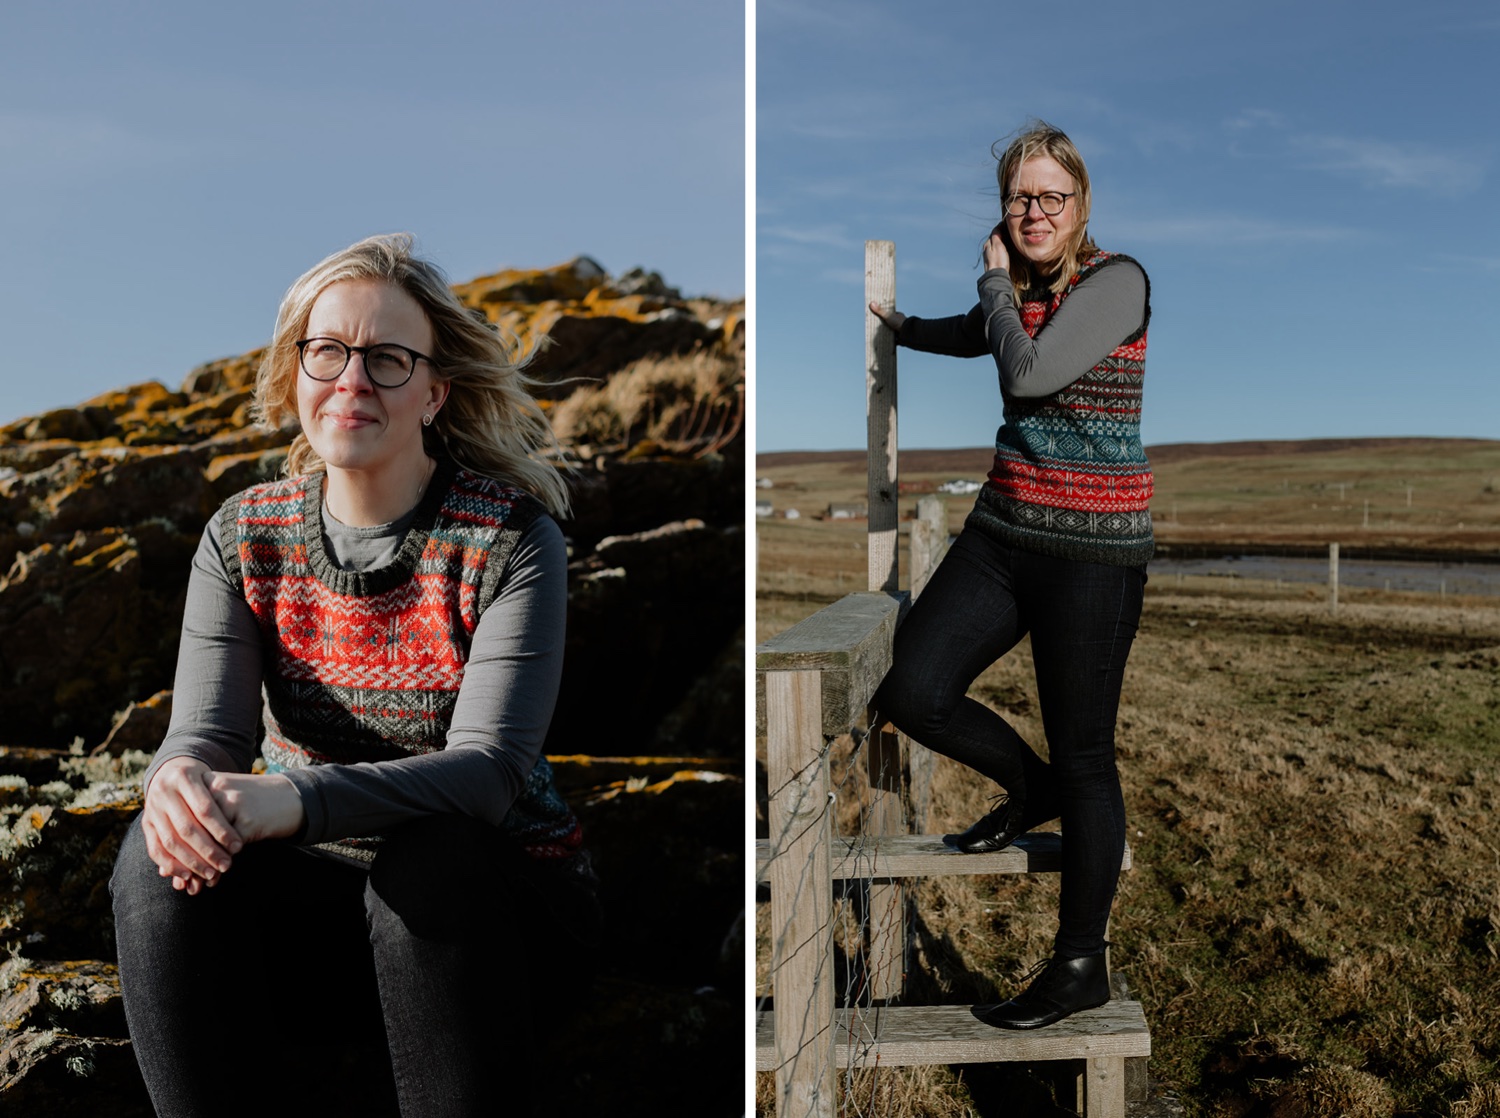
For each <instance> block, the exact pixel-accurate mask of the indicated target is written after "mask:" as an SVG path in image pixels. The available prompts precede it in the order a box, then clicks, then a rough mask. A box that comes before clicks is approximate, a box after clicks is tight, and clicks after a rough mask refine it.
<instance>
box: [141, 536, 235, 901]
mask: <svg viewBox="0 0 1500 1118" xmlns="http://www.w3.org/2000/svg"><path fill="white" fill-rule="evenodd" d="M260 683H261V644H260V630H259V627H258V626H257V625H256V623H255V617H254V615H253V614H252V613H251V612H250V607H249V606H248V605H247V604H246V603H245V599H244V597H243V595H241V594H240V592H239V591H238V590H237V589H236V588H235V586H234V585H233V583H231V582H230V580H229V575H228V574H227V573H226V571H225V570H224V560H223V557H222V556H221V554H220V552H219V535H218V517H217V516H215V517H214V518H213V519H212V520H210V521H209V524H208V527H207V528H205V529H204V532H203V537H202V539H201V540H200V541H199V544H198V550H197V552H196V553H195V554H194V556H193V567H192V572H191V574H190V576H189V579H188V593H187V606H186V608H185V610H184V611H183V620H182V643H181V646H180V647H179V649H178V653H177V677H176V682H175V683H174V685H173V692H172V720H171V723H170V725H169V727H168V729H167V736H166V738H165V739H164V740H163V741H162V744H161V748H160V749H158V750H157V752H156V757H155V759H154V760H153V761H152V763H151V767H150V768H149V769H148V770H147V771H146V777H145V788H146V806H145V810H144V811H143V812H142V819H141V825H142V827H143V829H144V831H145V838H146V848H147V850H148V852H149V853H150V854H151V859H152V861H154V862H155V863H156V864H157V866H158V867H159V868H160V869H161V871H162V875H163V876H166V877H172V878H173V879H174V880H173V884H174V885H175V886H176V887H177V888H179V889H185V890H187V891H188V892H189V893H196V892H197V891H198V890H199V888H201V887H202V885H203V884H210V885H211V884H213V883H214V882H216V881H217V880H218V876H219V875H220V874H222V873H224V871H225V870H227V869H228V868H229V864H230V859H231V857H232V855H234V854H236V853H238V852H239V850H240V848H241V846H242V845H243V843H242V840H241V836H240V835H239V834H238V833H237V832H236V831H235V829H234V827H232V826H231V825H230V824H229V822H228V820H227V819H226V818H225V817H224V813H223V812H222V810H221V809H220V808H219V806H218V805H217V803H216V802H215V800H214V797H213V795H212V794H211V793H210V791H209V789H208V781H209V779H210V778H211V776H212V774H213V773H214V772H215V771H220V772H248V771H249V770H250V764H251V762H252V761H253V760H254V756H255V727H256V725H257V722H258V720H259V717H260Z"/></svg>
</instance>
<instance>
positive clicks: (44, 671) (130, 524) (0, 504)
mask: <svg viewBox="0 0 1500 1118" xmlns="http://www.w3.org/2000/svg"><path fill="white" fill-rule="evenodd" d="M455 290H456V291H457V292H458V293H459V295H460V297H461V298H462V299H464V300H465V302H467V303H468V304H469V305H470V306H471V307H474V308H475V309H476V311H479V312H480V313H483V314H484V315H485V316H486V317H487V318H488V319H489V320H490V321H492V322H495V323H497V324H499V325H501V326H504V327H506V328H507V329H510V330H512V331H514V332H515V333H517V334H518V335H519V336H520V338H521V340H522V343H523V345H524V346H527V347H530V346H532V345H533V344H535V343H536V342H537V341H538V340H540V339H542V337H543V334H550V339H549V340H548V342H547V345H546V346H545V347H544V350H545V351H544V352H542V353H540V354H539V355H538V359H537V362H536V364H535V365H534V366H533V371H534V372H535V373H536V374H537V375H539V376H542V377H543V378H544V379H547V380H548V384H549V386H548V387H547V389H546V393H545V394H546V395H548V396H551V397H557V398H562V397H565V396H567V395H568V394H570V393H572V392H573V391H575V389H576V388H577V387H578V384H579V383H580V382H578V381H575V380H574V379H572V378H576V377H590V378H612V377H614V375H615V374H617V373H620V372H621V371H624V370H627V369H629V368H630V367H631V366H632V363H633V362H636V361H637V360H638V359H640V358H642V357H654V358H661V359H662V360H663V361H667V362H670V361H673V360H677V359H675V358H672V357H670V355H672V354H682V353H687V352H689V351H691V353H692V354H693V355H694V356H692V357H691V358H683V359H682V361H683V362H684V363H685V367H684V369H683V370H681V371H680V374H679V375H669V374H671V370H670V369H669V370H667V374H660V370H652V376H653V377H654V379H650V378H644V377H642V378H638V379H639V380H640V381H641V383H640V385H639V386H635V385H633V386H632V388H631V392H630V393H625V394H624V395H629V396H632V399H633V400H634V402H633V403H632V404H631V405H630V406H629V407H627V408H625V409H624V413H625V414H623V417H622V418H621V419H620V420H619V421H618V422H610V421H606V422H602V423H600V424H598V425H597V426H596V427H595V428H592V429H591V430H590V432H589V434H588V436H587V437H588V439H589V442H590V445H589V446H588V447H587V448H586V454H584V455H581V456H580V457H582V458H583V459H584V462H585V464H584V465H583V468H582V469H581V470H580V471H579V472H577V473H576V474H575V475H574V478H575V482H576V484H575V512H574V515H573V517H572V519H570V520H569V521H568V522H566V523H565V524H564V525H563V529H564V531H565V533H566V534H567V535H568V536H569V539H570V542H571V546H572V551H573V558H574V560H575V566H576V570H577V573H578V576H579V577H578V578H577V579H575V580H574V583H573V593H574V597H575V607H576V608H575V610H574V617H573V619H572V622H571V626H570V639H571V641H572V642H573V645H574V646H575V647H576V648H578V649H580V650H586V651H587V653H588V655H587V656H583V657H582V658H581V659H580V660H579V665H578V667H575V666H574V665H572V664H570V666H569V668H568V671H569V672H570V673H572V674H577V673H578V672H579V671H580V670H582V671H587V672H592V671H594V670H595V669H597V668H598V667H600V666H601V665H603V664H608V663H610V662H614V663H622V662H626V661H629V662H630V663H631V664H632V665H633V666H634V670H635V671H636V672H637V673H639V674H641V675H647V674H649V679H648V680H646V686H645V687H644V689H641V688H636V687H635V686H634V685H635V682H636V680H635V679H634V677H632V679H631V681H630V689H632V690H634V691H635V694H634V697H633V699H632V701H631V702H630V703H629V704H628V708H627V711H626V713H628V715H629V716H630V720H629V721H627V722H626V723H624V724H623V726H621V727H619V728H618V730H617V733H618V734H620V735H623V736H624V737H625V738H626V739H627V740H632V739H633V740H634V741H635V742H636V743H638V744H643V743H644V742H646V741H648V740H649V739H650V737H651V732H652V727H651V724H650V723H651V722H652V721H654V720H655V719H658V718H660V717H662V716H663V715H664V714H665V713H666V712H667V711H668V710H670V709H671V708H672V707H673V706H674V705H675V704H676V703H678V702H679V701H681V699H682V697H683V695H684V694H685V693H686V692H687V690H688V688H690V687H691V686H692V683H693V680H694V678H696V676H697V675H698V674H699V673H700V671H701V669H702V665H703V664H704V663H706V662H707V661H708V660H709V659H710V658H711V657H712V656H713V655H714V654H715V653H716V652H717V650H718V649H719V647H721V646H722V644H723V642H724V641H725V640H727V639H728V638H729V637H730V636H731V634H733V632H734V631H735V630H736V628H737V627H738V626H739V624H740V623H741V619H740V618H739V617H738V613H736V614H735V615H734V616H730V615H729V614H728V613H725V612H724V611H722V610H720V609H719V608H718V606H717V605H713V606H712V608H711V609H709V611H708V613H707V614H704V613H703V611H702V608H701V601H702V600H703V599H704V598H705V596H706V597H707V598H709V599H712V600H713V602H714V603H717V602H718V601H719V599H720V597H722V595H721V593H720V591H721V590H727V591H730V592H732V593H733V595H735V596H736V600H738V598H737V596H738V593H739V590H738V587H739V585H740V580H741V575H742V562H730V563H727V564H726V565H717V564H716V565H715V566H713V567H711V568H707V569H700V570H687V569H686V568H688V567H690V566H691V565H692V562H693V560H692V559H691V558H689V557H688V556H687V553H685V552H684V553H681V555H680V556H679V561H678V564H677V567H676V568H674V569H676V570H677V571H678V573H679V574H680V575H681V576H682V577H680V578H675V579H668V578H664V577H656V574H655V573H654V572H653V570H652V569H649V568H648V567H644V566H641V565H639V564H637V565H635V567H634V569H633V570H631V571H630V573H629V577H628V578H626V579H625V580H624V581H620V580H618V579H613V576H611V575H610V574H608V573H607V572H609V571H613V570H617V569H618V570H626V569H627V566H628V565H626V564H624V563H623V562H622V563H620V564H610V565H605V564H603V563H601V562H598V561H596V559H595V558H594V557H591V555H590V552H591V550H592V548H593V547H594V545H595V544H596V543H597V542H598V541H599V540H601V539H604V538H606V537H609V536H629V535H633V534H639V533H644V532H650V531H652V530H654V529H657V528H659V527H660V526H661V525H663V524H668V523H670V522H675V521H682V520H687V519H689V518H696V519H698V520H702V521H703V522H704V523H705V525H706V526H707V528H708V529H709V530H710V531H711V532H719V533H721V534H722V532H723V531H724V530H725V529H726V528H729V527H731V526H734V525H738V524H739V523H740V522H741V519H742V515H743V501H742V498H741V493H742V474H743V460H744V458H743V456H744V444H743V438H742V437H741V436H740V423H741V420H742V418H743V415H742V412H743V398H742V389H743V380H744V365H743V362H744V330H743V323H744V303H743V301H735V302H722V301H717V300H712V299H686V300H685V299H683V298H682V296H681V294H680V293H679V292H678V291H676V290H675V289H674V288H672V287H670V286H669V285H667V283H666V282H665V281H664V280H662V278H661V277H660V276H659V275H657V274H656V273H652V272H646V271H643V270H640V269H636V270H634V271H632V272H629V273H627V274H626V275H624V276H621V277H619V278H618V279H612V278H611V277H610V276H609V275H608V274H607V273H606V272H605V270H604V269H603V268H602V267H601V266H600V265H599V264H598V263H597V262H595V261H593V260H590V259H589V258H587V257H579V258H576V259H574V260H572V261H569V262H568V263H566V264H562V265H558V266H557V267H554V268H542V269H535V270H519V269H511V270H508V271H504V272H499V273H496V274H494V275H491V276H484V277H481V278H479V279H476V280H474V281H472V282H471V283H468V284H460V285H458V286H457V287H456V288H455ZM263 352H264V351H263V350H254V351H252V352H250V353H247V354H243V355H241V356H238V357H228V358H223V359H221V360H217V361H211V362H208V363H206V364H204V365H201V366H199V367H198V368H196V369H194V370H193V371H192V372H190V373H189V374H188V375H187V376H186V377H185V378H184V380H183V382H182V385H181V387H180V388H179V389H177V390H175V391H174V390H172V389H169V388H167V387H166V386H165V385H163V384H161V383H158V382H156V381H147V382H144V383H141V384H135V385H130V386H128V387H125V388H121V389H117V390H113V391H110V392H105V393H101V394H100V395H99V396H96V397H95V398H94V399H92V400H89V401H87V402H85V403H84V404H82V405H80V406H79V407H76V408H60V409H56V410H55V411H51V412H48V413H46V414H44V415H41V416H34V417H29V418H26V419H22V420H18V421H16V422H14V423H11V424H9V425H7V426H5V427H3V428H0V572H4V571H7V570H8V572H9V573H8V574H7V575H6V576H5V577H4V578H0V632H3V633H5V635H6V640H5V641H4V642H3V644H0V740H3V742H4V744H8V745H32V746H62V745H66V744H67V743H68V742H70V741H71V740H72V739H73V738H74V737H82V738H83V739H84V740H85V741H86V742H88V743H90V744H91V745H93V744H97V743H99V742H101V741H102V740H103V739H104V737H105V736H106V735H107V734H108V732H109V730H110V727H111V725H112V719H113V718H114V716H115V715H116V714H117V713H118V712H120V711H122V710H124V709H125V708H126V707H127V706H129V705H130V704H131V703H138V702H142V701H144V700H146V699H149V698H150V697H151V696H152V695H154V694H156V693H157V692H159V691H161V690H163V689H164V688H167V687H170V686H171V681H172V666H173V663H174V661H175V657H176V647H177V634H178V632H179V630H180V627H181V616H182V604H183V601H184V595H185V588H186V582H187V577H188V565H189V562H190V560H191V556H192V550H193V547H194V546H195V545H196V543H197V540H198V537H199V536H200V534H201V532H202V529H203V525H204V524H205V523H206V521H207V520H208V518H209V517H210V516H211V515H212V514H213V512H214V510H215V509H216V508H217V507H218V506H219V505H220V504H221V503H222V502H223V501H224V500H225V499H226V498H227V497H229V496H230V495H232V494H233V493H236V492H238V491H239V490H241V489H243V488H244V487H246V486H248V485H252V484H255V483H257V482H260V481H264V480H268V479H270V478H271V477H273V476H276V475H277V474H278V473H279V472H280V471H281V469H282V468H283V464H284V462H285V455H286V447H287V444H288V443H289V442H290V441H291V439H292V437H293V435H294V434H295V431H294V430H282V431H266V430H262V429H260V428H257V427H254V426H252V425H251V400H250V395H251V389H252V388H253V385H254V382H255V372H256V368H257V366H258V364H259V361H260V359H261V357H262V355H263ZM689 366H690V367H689ZM705 369H706V370H707V372H705ZM658 374H660V375H658ZM559 378H561V379H559ZM622 379H623V378H622ZM647 379H649V383H646V381H647ZM669 385H670V389H669V387H668V386H669ZM669 396H670V399H669ZM544 404H545V405H546V406H548V407H551V406H553V402H552V401H551V400H547V401H544ZM618 405H619V401H618V400H617V401H614V402H611V401H610V400H605V401H603V402H602V403H600V404H598V405H597V406H596V407H595V409H594V410H595V411H597V410H598V408H600V407H602V408H609V407H612V406H618ZM671 409H676V410H671ZM664 412H667V416H666V418H664V417H663V413H664ZM643 416H644V417H645V418H644V419H643V418H642V417H643ZM678 417H680V420H679V418H678ZM652 418H654V419H655V421H656V423H655V428H652V427H651V424H650V423H648V422H647V420H649V419H652ZM657 428H659V430H658V429H657ZM610 432H613V436H610V434H609V433H610ZM710 550H713V549H712V548H710ZM643 595H646V596H647V597H648V599H649V600H642V596H643ZM610 603H614V604H613V605H610ZM611 610H616V611H624V612H616V613H613V614H612V613H611ZM695 611H697V612H698V614H699V616H698V617H697V618H696V620H697V621H698V622H700V625H699V628H700V629H703V630H704V631H703V632H702V633H701V638H702V639H701V641H699V642H697V643H693V644H692V651H691V652H690V653H688V654H686V655H678V654H677V653H676V652H675V650H674V649H673V647H672V646H673V643H674V641H675V629H674V624H675V623H674V622H673V621H672V620H670V615H671V614H673V613H674V612H675V613H678V614H689V615H690V614H693V613H694V612H695ZM710 615H711V617H712V619H713V625H715V626H717V631H707V629H706V628H705V626H704V624H703V622H704V621H705V618H706V617H709V616H710ZM642 621H644V622H646V628H645V629H644V630H642V631H641V632H640V633H635V632H632V631H631V628H630V626H631V625H633V624H635V623H638V622H642ZM643 641H644V643H643ZM653 654H659V655H660V656H662V657H664V659H661V660H660V661H659V662H658V663H656V664H654V665H653V664H650V663H647V662H646V657H647V656H649V655H653ZM694 657H697V659H694ZM627 674H629V673H627ZM585 690H586V688H584V687H583V686H582V685H581V684H574V686H573V693H574V694H575V695H576V694H580V693H582V692H583V691H585ZM619 694H622V695H623V692H619ZM596 704H597V699H596V701H595V704H590V705H596ZM639 719H645V720H646V721H644V722H642V721H639ZM564 721H565V722H566V716H565V717H564ZM575 728H576V727H575Z"/></svg>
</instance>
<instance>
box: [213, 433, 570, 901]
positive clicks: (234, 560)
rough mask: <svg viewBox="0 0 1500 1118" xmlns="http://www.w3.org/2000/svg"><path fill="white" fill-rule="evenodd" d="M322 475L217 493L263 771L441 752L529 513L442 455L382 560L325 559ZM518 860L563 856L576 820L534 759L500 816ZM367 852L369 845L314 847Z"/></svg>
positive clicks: (511, 494)
mask: <svg viewBox="0 0 1500 1118" xmlns="http://www.w3.org/2000/svg"><path fill="white" fill-rule="evenodd" d="M321 505H322V477H321V475H307V476H303V477H297V478H292V479H289V480H287V481H280V482H273V483H270V484H267V485H258V486H255V487H253V488H251V489H247V490H245V491H244V492H243V493H240V494H237V495H236V496H234V497H232V498H230V500H229V502H228V503H227V504H226V506H225V511H224V513H223V514H222V515H221V517H220V526H221V540H220V546H221V551H222V554H223V558H224V566H225V569H226V571H227V572H228V574H229V577H230V579H231V580H232V581H233V582H234V584H235V585H237V586H239V587H241V588H242V590H243V593H244V596H245V601H246V602H247V603H248V604H249V606H250V609H251V612H252V613H253V614H254V615H255V618H256V622H257V624H258V625H259V626H260V629H261V633H262V636H263V639H264V645H265V647H266V649H267V650H268V651H267V662H266V665H265V672H264V681H265V683H264V686H265V713H264V720H265V728H266V737H265V741H264V743H263V745H262V747H261V750H262V753H263V754H264V756H265V759H266V763H267V767H268V769H269V770H270V771H273V772H275V771H281V770H286V769H297V768H302V767H305V766H309V765H326V764H352V763H356V762H367V761H377V762H378V761H384V760H391V759H394V758H399V757H404V756H408V755H410V754H415V753H431V752H433V751H435V750H439V749H442V748H443V747H444V745H445V742H446V736H447V732H448V726H449V723H450V721H451V719H452V715H453V707H454V702H455V700H456V699H457V697H458V689H459V686H460V684H461V683H462V682H463V677H464V665H465V663H466V661H467V657H468V650H469V645H470V641H471V639H472V637H473V635H474V630H475V628H476V626H477V625H478V624H479V619H480V617H481V616H482V615H483V613H484V611H485V609H486V608H487V607H488V606H489V605H490V603H491V602H492V601H493V600H494V598H495V593H496V591H497V589H498V580H499V578H500V573H501V572H502V571H503V570H504V568H505V564H506V561H507V560H508V559H509V558H510V555H511V553H512V552H513V551H514V550H515V547H516V544H517V542H518V541H519V539H520V538H521V535H522V533H523V532H524V531H525V530H526V528H527V526H528V525H529V524H530V523H531V522H532V521H533V520H534V519H535V518H536V517H537V515H538V514H539V513H540V512H541V511H542V509H541V506H540V504H539V503H538V502H537V501H536V499H535V498H533V497H532V496H530V495H529V494H527V493H525V492H523V491H522V490H519V489H514V488H510V487H508V486H504V485H501V484H500V483H498V482H495V481H492V480H490V479H488V478H484V477H480V476H478V475H476V474H471V473H469V472H468V471H466V470H463V469H459V468H456V467H455V466H454V465H453V464H452V463H449V462H445V463H442V464H441V465H440V467H439V470H438V472H437V474H436V475H435V476H434V478H433V481H432V485H431V487H430V489H429V491H428V494H427V496H426V497H425V498H424V500H423V502H422V504H421V505H420V506H419V507H418V510H417V512H416V515H415V519H414V521H413V523H412V527H411V530H410V531H408V533H407V535H406V538H405V541H404V542H403V544H402V546H401V549H400V551H399V552H398V554H397V556H396V559H395V560H394V561H393V562H392V563H390V564H388V565H386V566H383V567H380V568H379V569H377V570H372V571H366V572H354V571H346V570H341V569H340V568H338V567H336V566H334V564H333V563H332V561H331V560H330V559H329V558H328V556H327V555H326V553H325V551H324V549H323V546H322V540H321ZM500 829H501V830H502V832H505V833H507V834H509V835H511V836H512V837H513V838H514V839H515V840H516V841H517V842H518V843H520V844H521V846H522V847H523V848H524V849H525V850H526V852H527V853H528V854H531V855H532V856H534V857H537V858H543V859H548V860H556V861H559V862H569V861H571V862H577V863H579V864H578V865H577V866H574V867H570V868H576V869H578V870H579V871H580V872H584V873H587V872H588V871H587V856H586V855H584V854H583V853H582V849H581V848H582V832H581V830H580V828H579V825H578V820H577V818H576V817H575V816H574V815H573V813H572V812H571V811H570V810H569V809H568V806H567V804H566V803H564V802H563V800H562V798H561V797H560V796H559V795H558V793H557V789H556V787H555V786H554V784H553V780H552V770H551V766H550V765H548V763H547V759H546V758H545V757H540V758H538V760H537V763H536V766H535V767H534V768H533V769H532V771H531V773H530V775H529V776H528V778H527V780H526V785H525V788H524V790H523V791H522V792H521V794H520V795H519V796H518V797H517V799H516V800H515V802H514V803H513V804H512V806H511V809H510V811H509V813H508V814H507V815H506V817H505V820H504V822H503V823H502V824H501V828H500ZM327 846H328V847H329V848H330V849H334V850H335V851H336V852H338V853H340V854H343V855H346V856H352V857H356V858H363V859H368V858H370V857H373V854H374V851H375V850H376V849H377V848H378V839H377V838H351V839H342V840H340V841H339V842H338V843H332V844H327Z"/></svg>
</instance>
